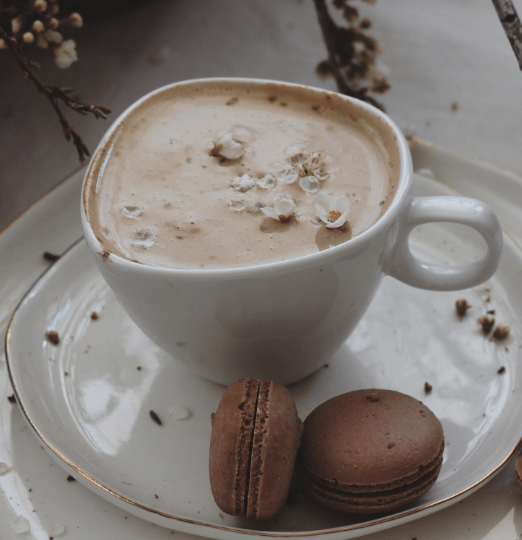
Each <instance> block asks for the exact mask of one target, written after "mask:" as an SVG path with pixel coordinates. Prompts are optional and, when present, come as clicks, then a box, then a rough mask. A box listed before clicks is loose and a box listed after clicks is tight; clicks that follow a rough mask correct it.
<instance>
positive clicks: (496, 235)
mask: <svg viewBox="0 0 522 540" xmlns="http://www.w3.org/2000/svg"><path fill="white" fill-rule="evenodd" d="M408 205H409V207H408V208H407V210H406V212H405V213H404V214H403V219H402V221H401V223H400V225H399V231H398V234H397V237H396V240H395V242H394V243H393V246H392V247H391V248H390V249H389V251H388V253H387V254H385V259H384V261H383V271H384V273H385V274H388V275H390V276H392V277H394V278H396V279H398V280H399V281H402V282H404V283H407V284H408V285H412V286H413V287H417V288H420V289H429V290H436V291H455V290H459V289H467V288H468V287H474V286H476V285H479V284H480V283H483V282H484V281H486V280H487V279H489V278H490V277H491V276H492V275H493V274H494V272H495V270H496V269H497V267H498V263H499V260H500V255H501V253H502V243H503V241H502V229H501V227H500V223H499V221H498V218H497V216H496V215H495V213H494V212H493V210H492V209H491V208H490V207H489V206H488V205H487V204H485V203H483V202H481V201H478V200H476V199H469V198H466V197H413V198H411V199H410V201H409V203H408ZM435 222H450V223H460V224H462V225H467V226H468V227H471V228H472V229H475V230H476V231H477V232H478V233H479V234H480V235H481V236H482V238H484V240H485V242H486V246H487V252H486V254H485V255H484V256H483V257H481V258H480V259H478V260H476V261H473V262H471V263H466V264H459V265H446V266H442V265H433V264H429V263H426V262H423V261H421V260H420V259H418V258H417V257H415V256H414V255H413V254H412V252H411V250H410V247H409V245H408V240H409V237H410V233H411V231H412V230H413V229H414V228H415V227H417V226H418V225H421V224H423V223H435Z"/></svg>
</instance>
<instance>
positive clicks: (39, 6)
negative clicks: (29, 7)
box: [33, 0, 47, 13]
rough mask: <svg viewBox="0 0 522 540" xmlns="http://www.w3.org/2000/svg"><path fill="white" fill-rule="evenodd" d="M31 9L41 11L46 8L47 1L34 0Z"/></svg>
mask: <svg viewBox="0 0 522 540" xmlns="http://www.w3.org/2000/svg"><path fill="white" fill-rule="evenodd" d="M33 9H34V10H35V11H38V12H39V13H43V12H44V11H45V10H46V9H47V2H46V1H45V0H36V1H35V3H34V6H33Z"/></svg>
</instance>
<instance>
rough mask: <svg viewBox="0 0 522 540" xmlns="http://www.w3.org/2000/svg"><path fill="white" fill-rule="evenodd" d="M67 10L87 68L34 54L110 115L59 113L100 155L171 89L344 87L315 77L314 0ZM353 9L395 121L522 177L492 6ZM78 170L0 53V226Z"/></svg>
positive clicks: (446, 0) (169, 0) (317, 31)
mask: <svg viewBox="0 0 522 540" xmlns="http://www.w3.org/2000/svg"><path fill="white" fill-rule="evenodd" d="M62 3H63V4H64V5H65V2H60V4H62ZM71 4H72V5H73V6H74V7H75V9H77V10H78V11H79V12H80V13H81V14H82V15H83V18H84V24H83V26H82V27H81V28H79V29H76V30H74V33H71V36H72V37H73V39H74V40H75V42H76V51H77V54H78V61H76V62H74V63H73V64H72V65H71V67H69V68H68V69H60V68H58V67H57V66H56V64H55V62H54V59H53V58H52V55H51V54H49V51H45V50H42V49H38V48H37V47H36V46H33V47H32V49H31V57H32V58H33V59H34V60H35V61H36V62H38V64H40V68H39V69H38V70H36V72H37V73H38V76H39V77H41V79H42V80H44V81H45V82H46V83H47V84H49V85H64V86H68V87H73V88H74V91H73V94H72V95H73V96H74V97H75V98H76V99H79V100H80V101H84V102H87V103H91V104H96V105H103V106H105V107H108V108H110V109H111V110H112V114H110V115H109V117H108V119H107V120H103V119H96V118H94V117H93V116H91V115H88V116H81V115H78V114H76V113H75V112H73V111H70V110H66V109H65V108H63V111H64V114H65V115H66V117H67V120H68V121H69V122H71V123H72V124H73V125H74V128H75V130H76V131H77V132H78V133H79V134H80V135H81V136H82V138H83V140H84V141H85V143H86V144H87V146H88V148H89V150H90V151H91V153H92V152H93V151H94V149H95V148H96V145H97V143H98V141H99V140H100V138H101V136H102V135H103V133H104V132H105V130H106V129H107V128H108V127H109V125H110V123H111V122H112V121H113V120H115V119H116V117H117V116H118V115H119V114H120V113H121V112H122V111H123V110H124V109H125V108H126V107H127V106H129V105H130V104H131V103H132V102H133V101H135V100H136V99H138V98H139V97H140V96H142V95H143V94H145V93H147V92H149V91H150V90H153V89H154V88H156V87H158V86H161V85H164V84H168V83H171V82H175V81H179V80H183V79H190V78H198V77H219V76H234V77H257V78H269V79H278V80H282V81H290V82H296V83H303V84H309V85H313V86H319V87H324V88H328V89H331V90H335V89H336V85H335V81H334V80H333V79H322V78H320V77H319V76H318V75H317V74H316V66H317V64H318V63H319V62H321V61H322V60H324V59H326V57H327V52H326V48H325V45H324V41H323V37H322V34H321V28H320V26H319V23H318V19H317V15H316V12H315V7H314V3H313V0H262V1H260V0H226V1H221V2H220V1H211V0H151V1H147V2H145V1H143V2H130V1H129V2H125V1H121V0H120V1H119V2H116V3H114V4H108V3H107V2H103V3H100V4H98V5H96V4H95V3H89V2H86V1H84V2H82V3H79V4H78V5H77V6H75V5H74V1H73V0H71ZM520 4H521V0H517V2H515V6H516V7H517V9H518V12H519V13H521V12H522V6H521V5H520ZM109 5H110V6H111V7H110V9H107V8H108V6H109ZM353 5H354V6H356V7H358V8H360V10H361V13H362V14H363V15H364V16H366V17H367V18H368V19H369V20H370V21H371V23H372V24H371V27H370V28H369V29H368V30H366V33H367V34H368V35H369V36H371V37H373V38H375V39H376V40H377V42H378V43H379V45H380V48H381V53H380V54H379V56H378V63H379V67H380V69H381V71H382V73H383V74H385V75H386V79H387V81H388V83H389V84H390V89H389V90H388V91H387V92H385V93H383V94H381V95H379V96H376V97H377V99H378V101H379V102H380V103H382V104H383V105H384V107H385V109H386V111H387V113H388V114H389V115H390V116H391V117H392V118H393V119H394V120H395V121H396V123H397V124H398V125H399V127H402V128H403V129H404V130H405V131H407V132H408V134H416V135H417V136H418V137H420V138H422V139H425V140H427V141H431V142H433V143H435V144H438V145H441V146H443V147H445V148H449V149H452V150H455V151H457V152H459V153H464V154H466V155H469V156H471V157H474V158H478V159H480V160H484V161H487V162H490V163H494V164H496V165H500V166H501V167H505V168H507V169H509V170H511V171H513V172H516V173H519V174H522V127H521V126H522V73H521V72H520V69H519V67H518V62H517V60H516V58H515V55H514V53H513V51H512V49H511V46H510V44H509V42H508V40H507V38H506V35H505V34H504V31H503V28H502V26H501V24H500V22H499V20H498V17H497V14H496V11H495V9H494V7H493V4H492V3H491V0H415V1H413V0H394V1H393V2H391V1H385V0H377V1H376V2H375V3H373V4H370V3H364V2H359V1H357V2H355V1H354V2H353ZM331 11H332V15H335V13H334V12H335V10H334V9H333V8H332V9H331ZM79 166H80V163H79V161H78V155H77V152H76V149H75V148H74V146H73V145H72V143H70V142H66V141H65V138H64V136H63V134H62V130H61V126H60V123H59V121H58V119H57V116H56V114H55V112H54V111H53V110H52V108H51V106H50V105H49V103H48V102H47V100H46V99H45V97H44V96H42V95H41V94H39V93H38V91H37V89H36V88H35V86H34V85H32V84H28V83H27V82H26V81H25V80H24V79H23V78H22V76H21V73H20V69H19V67H18V64H17V63H16V61H15V59H14V58H13V56H12V55H11V54H10V53H9V51H6V50H0V230H1V229H3V228H5V226H6V225H7V224H8V223H10V222H11V221H12V220H13V219H15V218H16V217H17V216H18V215H19V214H20V213H21V212H23V211H24V210H25V209H26V208H27V207H29V206H30V205H31V204H32V203H33V202H35V201H36V200H38V199H39V198H40V197H41V196H42V195H43V194H44V193H46V192H47V191H49V190H50V189H51V188H52V187H53V186H54V185H56V184H57V183H58V182H60V181H61V180H62V179H64V178H65V177H66V176H67V175H69V174H70V173H71V172H73V171H75V170H77V169H78V167H79Z"/></svg>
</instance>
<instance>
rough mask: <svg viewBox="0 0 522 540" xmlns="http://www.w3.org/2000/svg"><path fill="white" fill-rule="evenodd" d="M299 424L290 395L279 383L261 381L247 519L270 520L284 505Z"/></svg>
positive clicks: (294, 455)
mask: <svg viewBox="0 0 522 540" xmlns="http://www.w3.org/2000/svg"><path fill="white" fill-rule="evenodd" d="M302 433H303V424H302V422H301V420H300V419H299V417H298V414H297V409H296V407H295V403H294V400H293V398H292V396H291V394H290V392H289V391H288V390H287V389H286V388H285V387H284V386H282V385H281V384H278V383H275V382H270V383H268V382H264V381H263V382H261V389H260V393H259V400H258V407H257V414H256V424H255V433H254V441H253V445H252V456H251V460H252V464H251V470H250V487H249V491H248V510H247V516H248V517H250V518H255V519H258V520H265V519H270V518H272V517H274V516H275V515H276V514H277V512H279V510H280V509H281V507H282V506H283V505H284V503H285V501H286V499H287V497H288V492H289V490H290V483H291V480H292V474H293V470H294V466H295V460H296V456H297V452H298V449H299V443H300V440H301V436H302Z"/></svg>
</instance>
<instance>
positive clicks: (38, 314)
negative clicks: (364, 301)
mask: <svg viewBox="0 0 522 540" xmlns="http://www.w3.org/2000/svg"><path fill="white" fill-rule="evenodd" d="M438 193H443V194H444V193H446V194H455V192H454V191H453V190H451V189H449V188H445V187H444V186H442V185H441V184H440V183H439V182H435V181H431V180H429V179H426V178H421V177H419V178H417V180H416V194H417V195H431V194H438ZM412 242H413V244H414V248H415V249H416V250H417V251H418V252H419V253H420V254H422V255H423V256H424V257H425V258H427V259H433V258H436V259H438V260H440V259H441V258H442V259H444V260H448V261H449V262H461V261H462V260H466V259H469V258H470V257H475V256H476V253H478V252H480V251H481V249H482V245H481V243H480V242H479V241H478V240H477V238H476V237H475V236H474V234H471V233H469V232H468V231H467V230H466V231H464V230H462V228H455V227H449V226H443V225H430V226H429V227H419V228H418V229H417V231H416V232H415V235H414V237H413V238H412ZM521 269H522V253H521V252H520V250H519V249H518V248H517V247H516V245H515V244H514V243H513V242H511V241H510V240H506V246H505V251H504V254H503V256H502V262H501V266H500V269H499V271H498V272H497V273H496V275H495V276H494V278H493V279H492V280H491V281H490V282H489V283H487V284H484V285H483V286H481V287H477V288H474V289H472V290H467V291H461V292H459V293H440V292H429V291H420V290H417V289H413V288H411V287H408V286H405V285H403V284H401V283H398V282H396V281H395V280H393V279H391V278H385V279H384V281H383V284H382V286H381V288H380V290H379V292H378V295H377V296H376V298H375V300H374V302H373V303H372V305H371V306H370V309H369V311H368V312H367V314H366V315H365V317H364V319H363V320H362V321H361V323H360V324H359V326H358V327H357V329H356V331H355V333H354V334H353V335H352V336H351V338H350V339H349V340H348V341H347V342H346V344H345V345H344V346H343V348H342V349H341V351H339V353H338V354H337V355H336V356H335V357H334V358H333V359H331V361H330V362H329V363H328V366H325V368H323V369H321V370H320V371H319V372H317V373H316V374H314V375H312V376H310V377H309V378H307V379H306V380H304V381H302V382H300V383H298V384H296V385H293V386H292V387H291V388H290V389H291V391H292V393H293V395H294V397H295V400H296V403H297V407H298V411H299V413H300V416H301V418H303V419H304V418H305V417H306V416H307V415H308V413H309V412H310V411H311V410H312V409H313V408H314V407H315V406H317V405H318V404H319V403H321V402H322V401H324V400H325V399H328V398H329V397H331V396H334V395H337V394H339V393H342V392H346V391H349V390H352V389H357V388H369V387H383V388H391V389H395V390H399V391H402V392H405V393H407V394H410V395H412V396H415V397H417V398H418V399H420V400H422V401H423V402H424V403H426V404H427V405H428V406H429V407H430V408H431V409H432V410H433V411H434V412H435V414H436V415H437V416H438V417H439V418H440V420H441V422H442V424H443V427H444V431H445V436H446V441H447V449H446V452H445V455H444V463H443V467H442V471H441V474H440V476H439V479H438V481H437V482H436V484H435V486H434V487H433V488H432V489H431V490H430V491H429V492H428V493H427V494H426V495H425V496H424V497H423V498H422V499H420V500H419V501H418V503H417V504H416V505H415V506H413V507H410V508H407V509H406V510H404V511H401V512H399V513H397V514H395V515H393V516H386V517H383V518H378V519H372V520H367V519H366V518H364V519H357V518H353V517H350V516H346V515H341V514H337V513H333V512H328V511H325V510H323V509H321V508H319V507H316V506H315V505H314V504H313V503H311V502H310V501H308V499H307V498H306V497H302V496H301V495H300V493H299V491H298V490H299V486H298V485H297V484H296V485H295V492H294V494H293V496H291V498H290V500H289V502H288V503H287V505H286V506H285V508H284V509H283V510H282V512H281V513H280V514H279V516H278V517H277V519H276V520H274V521H271V522H268V523H257V522H251V521H247V520H245V519H243V518H234V517H230V516H226V515H224V514H222V513H221V512H220V511H219V509H218V507H217V506H216V505H215V503H214V501H213V499H212V495H211V493H210V486H209V481H208V445H209V439H210V429H211V428H210V414H211V412H213V411H215V409H216V407H217V404H218V402H219V399H220V396H221V394H222V392H223V388H222V387H221V386H219V385H216V384H213V383H210V382H208V381H206V380H204V379H202V378H200V377H197V376H195V375H192V374H191V373H189V372H188V371H186V370H185V369H184V368H183V367H180V366H178V365H177V364H176V363H175V362H173V361H172V360H171V359H170V358H169V357H168V356H167V355H166V354H164V353H163V352H161V351H160V350H159V349H158V348H157V347H155V346H154V345H153V344H152V343H151V342H150V341H149V340H148V339H147V338H146V337H145V336H144V335H143V334H142V333H141V332H140V331H139V330H138V329H137V328H136V327H135V325H134V324H133V323H132V322H131V321H130V320H129V319H128V318H127V316H126V315H125V313H124V312H123V310H122V308H121V307H120V306H119V304H118V303H117V302H116V301H115V299H114V296H113V293H112V291H111V290H110V289H109V287H108V286H107V285H106V284H105V282H104V281H103V280H102V278H101V277H100V276H99V274H98V273H97V271H96V269H95V267H94V263H93V261H92V260H91V255H90V254H89V253H88V251H87V248H86V246H85V244H84V242H83V241H80V242H79V243H78V244H76V245H74V246H73V247H72V248H71V249H70V250H69V251H68V252H67V253H66V254H65V255H64V256H63V257H62V258H61V259H60V260H59V261H58V262H57V263H55V264H54V265H53V266H52V267H51V268H50V269H49V270H48V271H47V273H46V274H45V275H44V276H43V277H42V278H41V279H40V280H39V281H38V282H37V283H36V284H35V286H34V287H33V288H32V289H31V290H30V291H29V293H28V294H27V295H26V296H25V298H24V299H23V301H22V302H21V304H20V305H19V307H18V309H17V310H16V312H15V314H14V315H13V318H12V321H11V324H10V327H9V330H8V334H7V352H8V366H9V371H10V376H11V381H12V384H13V387H14V390H15V393H16V397H17V399H18V402H19V404H20V406H21V408H22V411H23V413H24V414H25V417H26V419H27V420H28V422H29V424H30V425H31V426H32V428H33V429H34V430H35V432H36V434H37V435H38V436H39V437H40V439H41V441H42V442H43V443H44V446H45V447H46V448H47V449H48V450H49V451H50V452H51V455H52V456H53V457H55V458H56V460H57V462H58V463H59V464H60V465H61V466H63V467H64V468H65V469H66V470H67V471H68V472H69V473H70V474H72V475H73V476H75V478H77V479H78V480H79V481H81V482H82V483H83V484H84V485H86V486H87V487H89V488H90V489H92V490H93V491H94V492H96V493H97V494H99V495H101V496H102V497H104V498H105V499H107V500H108V501H110V502H112V503H114V504H116V505H117V506H119V507H122V508H124V509H125V510H126V511H127V512H129V513H132V514H135V515H137V516H139V517H142V518H144V519H146V520H149V521H151V522H153V523H156V524H159V525H162V526H164V527H168V528H172V529H177V530H181V531H185V532H190V533H193V534H198V535H201V536H208V537H213V538H232V537H242V538H244V537H245V536H257V535H267V536H273V537H304V536H314V537H316V538H322V539H323V538H324V539H340V538H343V539H345V538H353V537H357V536H360V535H363V534H367V533H370V532H376V531H378V530H381V529H384V528H387V527H391V526H394V525H398V524H400V523H404V522H406V521H409V520H412V519H416V518H420V517H422V516H424V515H427V514H429V513H432V512H434V511H436V510H439V509H442V508H444V507H446V506H449V505H450V504H453V503H455V502H457V501H459V500H460V499H462V498H463V497H465V496H466V495H469V494H470V493H472V492H473V491H474V490H475V489H477V488H478V487H479V486H481V485H483V484H484V483H485V482H487V481H488V480H489V479H490V478H492V476H493V475H494V474H495V473H496V472H498V470H499V469H500V468H501V467H502V465H503V464H504V463H506V461H507V460H508V459H509V458H510V457H511V456H512V455H513V453H514V452H515V451H516V448H517V446H518V445H519V443H520V435H521V429H520V425H519V415H520V414H521V410H522V400H521V399H520V396H519V392H520V388H521V382H522V381H521V379H522V371H521V369H520V367H519V364H520V345H519V343H520V334H519V330H518V329H519V327H520V322H521V320H522V293H521V291H520V287H519V276H520V271H521ZM461 297H463V298H466V299H467V300H468V302H469V303H470V304H471V305H472V308H471V309H470V310H468V313H467V315H466V317H465V318H464V319H463V320H462V321H459V320H458V318H457V316H456V313H455V301H456V300H457V299H458V298H461ZM488 297H489V301H488ZM487 310H495V318H496V320H497V322H498V323H505V324H508V325H509V326H510V328H511V332H510V336H509V338H508V339H507V340H506V341H503V342H494V341H489V340H488V339H487V338H484V337H483V335H482V334H481V331H480V327H479V325H478V323H477V322H476V321H477V318H478V317H479V316H480V315H483V314H484V313H485V312H486V311H487ZM93 312H96V313H97V315H98V319H97V320H94V319H92V318H91V314H92V313H93ZM50 330H54V331H57V332H58V334H59V336H60V343H59V344H58V345H53V344H52V343H50V341H49V340H48V339H46V337H45V333H46V332H47V331H50ZM501 367H504V368H505V369H504V371H503V372H502V373H498V371H499V369H500V368H501ZM425 382H428V383H429V384H431V385H432V387H433V390H432V391H431V393H428V394H426V393H425V389H424V384H425ZM150 411H154V412H155V413H156V414H157V416H158V417H159V418H160V419H161V420H162V425H161V426H160V425H158V424H157V423H156V422H155V421H154V420H153V419H152V418H151V416H150Z"/></svg>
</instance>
